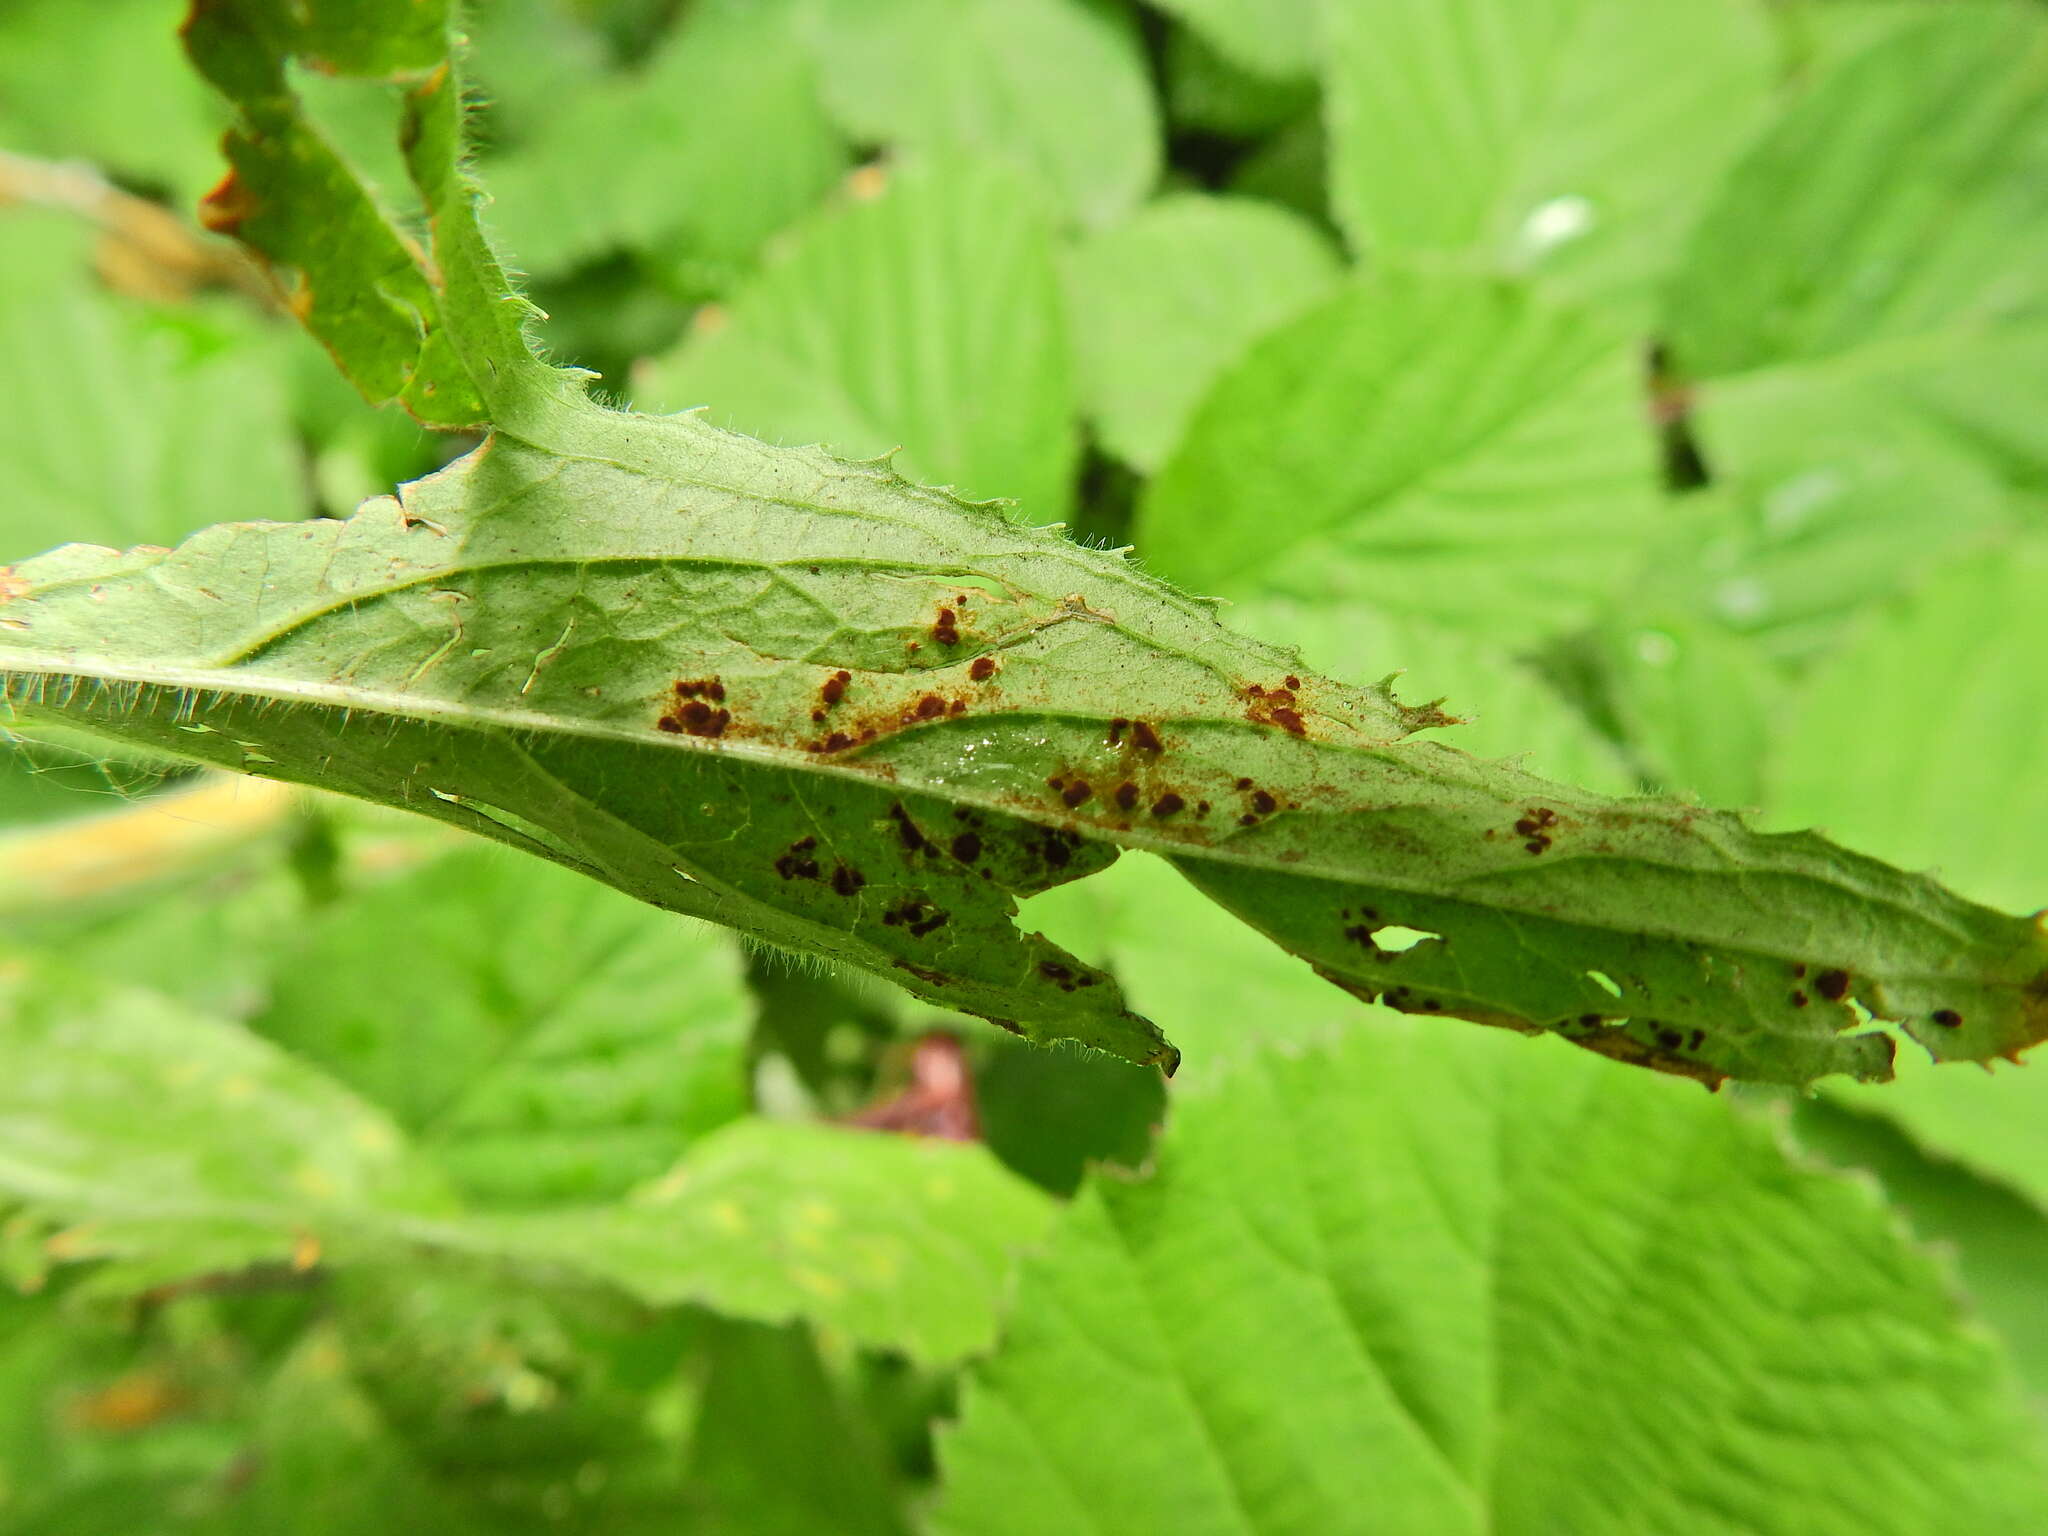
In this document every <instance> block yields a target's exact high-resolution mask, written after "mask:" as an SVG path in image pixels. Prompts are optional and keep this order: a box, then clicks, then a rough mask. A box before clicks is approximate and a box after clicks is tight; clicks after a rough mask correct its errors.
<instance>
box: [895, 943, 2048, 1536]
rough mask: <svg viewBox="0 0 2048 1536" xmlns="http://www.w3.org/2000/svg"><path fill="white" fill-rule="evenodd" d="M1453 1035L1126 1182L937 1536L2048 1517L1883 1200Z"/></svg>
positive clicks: (983, 1420)
mask: <svg viewBox="0 0 2048 1536" xmlns="http://www.w3.org/2000/svg"><path fill="white" fill-rule="evenodd" d="M1272 985H1273V986H1274V987H1275V988H1276V989H1277V990H1278V992H1279V993H1280V995H1286V991H1285V987H1284V985H1283V984H1282V983H1281V982H1280V981H1279V979H1278V978H1277V977H1276V978H1274V979H1273V982H1272ZM1438 1034H1439V1032H1438V1031H1436V1030H1435V1029H1434V1028H1433V1027H1432V1026H1430V1025H1428V1024H1427V1023H1424V1022H1416V1023H1412V1024H1407V1025H1395V1024H1385V1025H1380V1024H1377V1023H1376V1024H1375V1025H1374V1026H1373V1027H1372V1028H1370V1029H1359V1030H1356V1031H1354V1032H1352V1033H1351V1034H1349V1035H1348V1036H1347V1037H1346V1038H1345V1040H1344V1041H1343V1043H1342V1044H1340V1045H1334V1046H1321V1047H1313V1048H1310V1049H1307V1050H1305V1051H1303V1052H1301V1053H1299V1054H1282V1053H1279V1052H1272V1051H1269V1052H1265V1053H1262V1054H1261V1055H1260V1056H1258V1057H1257V1058H1256V1059H1255V1060H1253V1061H1251V1062H1249V1063H1247V1064H1246V1065H1244V1066H1242V1067H1241V1068H1240V1069H1239V1070H1238V1071H1237V1072H1236V1073H1234V1074H1233V1075H1232V1076H1231V1077H1230V1079H1229V1081H1228V1084H1227V1089H1226V1088H1225V1087H1224V1085H1221V1084H1212V1085H1211V1086H1212V1091H1209V1092H1205V1093H1201V1094H1197V1095H1192V1096H1190V1097H1188V1098H1187V1099H1185V1100H1184V1101H1183V1102H1182V1104H1181V1106H1180V1110H1179V1114H1178V1115H1177V1117H1176V1120H1175V1123H1174V1125H1173V1127H1172V1128H1171V1129H1170V1130H1169V1132H1168V1135H1167V1138H1166V1142H1165V1144H1164V1146H1163V1147H1162V1149H1161V1152H1160V1162H1159V1170H1158V1172H1157V1173H1156V1174H1155V1175H1154V1177H1153V1178H1152V1179H1151V1180H1149V1181H1148V1182H1146V1183H1145V1184H1142V1185H1134V1186H1119V1185H1115V1184H1108V1183H1105V1184H1102V1185H1099V1186H1097V1187H1096V1188H1094V1189H1093V1190H1091V1191H1090V1192H1089V1194H1088V1195H1087V1196H1086V1197H1084V1198H1083V1199H1082V1201H1081V1202H1080V1203H1079V1204H1078V1205H1077V1206H1076V1207H1075V1208H1074V1210H1073V1211H1072V1212H1071V1213H1070V1214H1069V1216H1068V1217H1067V1219H1066V1220H1065V1221H1064V1222H1063V1224H1062V1227H1061V1230H1060V1234H1059V1236H1058V1238H1057V1239H1056V1241H1055V1243H1054V1246H1053V1248H1052V1249H1051V1250H1050V1252H1049V1253H1048V1254H1047V1256H1046V1257H1045V1258H1044V1259H1043V1260H1041V1261H1035V1262H1033V1263H1032V1264H1030V1265H1029V1266H1027V1269H1026V1278H1025V1281H1024V1285H1023V1290H1022V1294H1021V1296H1020V1303H1021V1305H1020V1310H1019V1312H1018V1314H1017V1321H1016V1322H1015V1323H1014V1324H1013V1326H1012V1328H1011V1330H1010V1332H1009V1334H1008V1337H1007V1339H1006V1342H1005V1346H1004V1348H1003V1350H1002V1351H1001V1352H1000V1353H999V1354H998V1355H996V1356H995V1357H994V1359H992V1360H991V1361H989V1362H988V1363H987V1364H986V1365H984V1366H980V1367H977V1368H976V1369H975V1371H974V1373H973V1377H972V1383H971V1385H970V1387H969V1389H968V1392H967V1398H966V1405H965V1413H964V1417H963V1419H962V1422H961V1425H960V1427H959V1429H958V1430H957V1431H955V1432H954V1433H953V1434H951V1435H950V1436H948V1437H947V1438H946V1440H945V1442H944V1444H943V1454H944V1459H945V1466H946V1470H947V1480H948V1490H947V1496H946V1501H945V1503H944V1504H943V1506H942V1507H941V1509H940V1511H939V1513H938V1516H937V1518H936V1522H935V1524H936V1527H937V1528H938V1529H940V1530H957V1531H968V1530H971V1531H975V1532H994V1531H1013V1530H1014V1531H1037V1530H1044V1529H1047V1528H1049V1527H1052V1526H1061V1527H1070V1526H1089V1527H1094V1528H1101V1529H1128V1528H1169V1527H1170V1528H1172V1529H1175V1530H1185V1531H1210V1530H1215V1531H1226V1530H1245V1529H1269V1530H1305V1529H1315V1528H1324V1529H1337V1528H1346V1527H1356V1526H1357V1525H1358V1524H1359V1523H1360V1522H1361V1521H1362V1520H1363V1521H1366V1522H1368V1523H1370V1524H1371V1525H1373V1526H1374V1527H1376V1528H1384V1529H1388V1530H1424V1529H1427V1530H1440V1531H1459V1530H1474V1531H1477V1530H1498V1531H1509V1532H1511V1531H1535V1530H1552V1529H1560V1528H1570V1529H1573V1530H1615V1531H1624V1530H1640V1529H1643V1528H1644V1527H1645V1526H1670V1527H1673V1528H1678V1527H1683V1526H1687V1525H1690V1524H1691V1523H1693V1521H1694V1519H1695V1517H1696V1515H1697V1514H1698V1512H1699V1510H1700V1509H1702V1508H1703V1507H1710V1508H1712V1509H1714V1510H1716V1511H1719V1512H1721V1513H1720V1518H1722V1519H1724V1520H1726V1521H1727V1522H1728V1523H1729V1524H1730V1525H1731V1526H1735V1525H1739V1526H1740V1527H1741V1528H1743V1529H1747V1530H1758V1531H1771V1530H1785V1531H1793V1530H1798V1531H1810V1530H1833V1529H1839V1530H1843V1531H1851V1530H1859V1531H1860V1530H1884V1531H1899V1532H1908V1531H1918V1530H1923V1529H1926V1528H1927V1527H1928V1526H1929V1525H1930V1524H1939V1525H1941V1526H1942V1527H1943V1528H1944V1529H1951V1530H1983V1531H1991V1530H1997V1529H2004V1528H2006V1526H2007V1523H2008V1522H2009V1521H2011V1520H2013V1519H2016V1518H2027V1516H2025V1515H2023V1514H2022V1511H2028V1510H2036V1509H2043V1508H2044V1505H2043V1503H2042V1498H2043V1495H2042V1492H2041V1484H2040V1482H2039V1480H2038V1474H2035V1473H2031V1472H2029V1471H2026V1470H2023V1469H2022V1468H2021V1467H2020V1466H2019V1465H2017V1464H2016V1462H2015V1459H2014V1458H2013V1456H2012V1454H2011V1449H2010V1447H2011V1446H2012V1444H2013V1443H2014V1442H2015V1440H2018V1439H2021V1438H2023V1437H2024V1436H2025V1435H2026V1434H2027V1429H2026V1426H2025V1421H2024V1418H2023V1414H2022V1410H2021V1408H2020V1407H2019V1404H2018V1401H2017V1398H2016V1395H2015V1394H2014V1392H2013V1388H2012V1383H2011V1381H2010V1379H2009V1377H2008V1376H2007V1375H2006V1374H2005V1372H2004V1370H2003V1369H2002V1367H2001V1365H2000V1364H1999V1362H1998V1361H1997V1359H1996V1357H1995V1356H1994V1355H1993V1354H1992V1352H1991V1351H1990V1350H1989V1349H1988V1348H1987V1347H1986V1345H1985V1343H1984V1341H1983V1340H1982V1339H1981V1338H1979V1337H1977V1336H1976V1335H1974V1334H1972V1333H1970V1332H1968V1331H1966V1330H1964V1329H1962V1328H1959V1327H1958V1326H1957V1322H1956V1317H1955V1312H1954V1307H1953V1303H1952V1302H1951V1301H1950V1299H1949V1297H1948V1296H1947V1294H1946V1289H1945V1284H1944V1280H1943V1277H1942V1276H1941V1275H1940V1273H1939V1272H1938V1271H1937V1270H1936V1269H1935V1268H1934V1267H1933V1266H1932V1265H1931V1264H1929V1263H1928V1262H1927V1260H1926V1259H1924V1258H1923V1257H1922V1256H1920V1255H1919V1254H1917V1253H1915V1252H1913V1251H1912V1250H1911V1249H1910V1248H1908V1247H1907V1246H1906V1245H1904V1244H1903V1243H1901V1242H1900V1241H1899V1239H1898V1236H1897V1234H1896V1233H1895V1231H1894V1230H1893V1229H1892V1227H1891V1225H1890V1223H1889V1221H1888V1220H1887V1218H1886V1216H1885V1214H1884V1212H1883V1211H1882V1209H1881V1208H1880V1207H1879V1206H1878V1205H1877V1203H1876V1202H1875V1200H1874V1199H1873V1198H1872V1196H1871V1194H1870V1193H1869V1191H1868V1190H1867V1189H1864V1188H1861V1187H1858V1186H1856V1185H1853V1184H1850V1183H1847V1182H1844V1181H1840V1180H1837V1179H1833V1178H1829V1177H1824V1176H1821V1175H1818V1174H1815V1173H1813V1172H1810V1171H1807V1170H1804V1169H1800V1168H1797V1167H1795V1166H1792V1165H1790V1164H1788V1163H1787V1162H1786V1161H1785V1159H1784V1157H1783V1155H1782V1154H1781V1153H1780V1151H1779V1150H1778V1149H1777V1147H1776V1146H1775V1145H1773V1142H1772V1139H1771V1137H1770V1136H1769V1135H1768V1133H1767V1132H1765V1131H1764V1130H1763V1129H1762V1128H1761V1127H1759V1126H1756V1125H1753V1124H1746V1123H1744V1122H1743V1121H1741V1120H1738V1119H1733V1118H1731V1117H1729V1116H1728V1115H1726V1114H1724V1113H1722V1112H1721V1110H1720V1109H1719V1107H1718V1106H1717V1105H1714V1104H1712V1103H1710V1102H1708V1101H1706V1100H1704V1099H1701V1098H1698V1097H1695V1096H1693V1095H1691V1094H1689V1093H1687V1092H1686V1091H1685V1090H1683V1089H1681V1088H1680V1087H1678V1086H1677V1085H1675V1084H1665V1083H1658V1082H1655V1081H1651V1080H1647V1079H1638V1078H1634V1077H1629V1076H1626V1075H1624V1074H1622V1073H1619V1072H1617V1071H1616V1070H1614V1069H1613V1068H1611V1067H1608V1066H1604V1065H1601V1064H1597V1063H1593V1062H1589V1061H1586V1060H1583V1059H1573V1058H1572V1057H1570V1056H1569V1055H1568V1054H1566V1053H1561V1052H1558V1051H1556V1050H1555V1049H1554V1048H1529V1047H1526V1046H1517V1045H1514V1044H1512V1043H1508V1042H1504V1041H1500V1040H1498V1039H1489V1038H1486V1037H1483V1036H1474V1035H1464V1036H1459V1037H1457V1038H1456V1039H1455V1040H1447V1039H1443V1038H1438V1037H1437V1036H1438ZM1361 1170H1373V1176H1371V1177H1363V1176H1361ZM1396 1170H1398V1172H1396ZM1389 1233H1398V1234H1400V1236H1399V1240H1398V1241H1388V1240H1387V1234H1389ZM1845 1253H1854V1254H1855V1255H1856V1262H1855V1264H1854V1265H1853V1268H1851V1269H1849V1270H1846V1271H1845V1267H1844V1264H1843V1256H1844V1254H1845ZM1509 1341H1511V1342H1509ZM1247 1352H1251V1353H1252V1354H1255V1355H1256V1357H1257V1358H1258V1359H1259V1361H1260V1362H1261V1368H1260V1370H1258V1371H1257V1372H1255V1373H1253V1372H1246V1371H1244V1370H1243V1369H1242V1368H1241V1362H1242V1361H1243V1360H1244V1359H1245V1358H1246V1355H1247ZM1646 1404H1654V1408H1650V1409H1647V1410H1646V1408H1645V1406H1644V1405H1646ZM1790 1490H1797V1491H1796V1492H1790Z"/></svg>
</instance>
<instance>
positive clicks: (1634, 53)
mask: <svg viewBox="0 0 2048 1536" xmlns="http://www.w3.org/2000/svg"><path fill="white" fill-rule="evenodd" d="M1327 28H1328V33H1329V37H1328V42H1327V63H1326V65H1325V77H1326V80H1327V84H1328V89H1329V94H1330V106H1329V122H1330V141H1331V147H1332V179H1331V201H1332V203H1333V204H1334V206H1335V208H1336V211H1337V216H1338V220H1339V222H1340V223H1341V224H1342V225H1343V226H1344V228H1345V230H1346V232H1347V233H1348V234H1349V235H1350V237H1351V240H1352V243H1353V244H1354V245H1355V246H1356V247H1357V248H1358V249H1359V250H1361V251H1363V252H1366V253H1369V254H1370V255H1372V256H1373V257H1374V258H1376V259H1386V258H1398V257H1403V256H1407V257H1421V258H1426V259H1429V260H1431V261H1444V260H1450V261H1458V262H1463V263H1467V264H1472V265H1476V266H1479V267H1481V268H1484V269H1487V270H1492V271H1498V272H1506V273H1514V274H1524V273H1536V272H1540V273H1543V274H1545V275H1546V276H1550V277H1552V278H1553V279H1554V281H1555V282H1556V283H1557V284H1559V285H1560V286H1562V287H1564V288H1566V289H1569V290H1571V291H1574V292H1580V293H1597V294H1602V295H1610V296H1627V297H1631V298H1636V297H1644V296H1646V295H1647V293H1648V291H1649V289H1650V288H1651V286H1652V285H1653V284H1654V283H1655V282H1656V280H1657V279H1658V278H1659V277H1660V276H1661V275H1662V272H1663V269H1664V267H1665V265H1666V263H1667V261H1668V259H1669V257H1670V255H1671V254H1672V253H1673V251H1674V250H1675V248H1676V246H1677V244H1678V242H1679V241H1680V240H1681V239H1682V237H1683V235H1684V233H1685V230H1686V228H1687V226H1688V224H1689V223H1690V221H1691V217H1692V215H1693V213H1694V211H1695V210H1696V209H1697V208H1698V206H1699V204H1700V202H1701V201H1702V199H1703V198H1704V197H1705V195H1706V193H1707V191H1708V190H1709V189H1710V188H1711V187H1712V186H1713V185H1714V183H1715V180H1716V178H1717V176H1718V174H1719V172H1720V171H1721V169H1722V168H1723V167H1724V166H1726V165H1727V164H1728V162H1729V160H1730V159H1731V158H1732V157H1733V155H1734V154H1735V153H1736V151H1737V150H1739V148H1740V147H1741V145H1742V143H1743V142H1744V140H1745V138H1746V137H1747V136H1748V135H1749V134H1750V133H1751V132H1752V131H1753V130H1754V129H1755V128H1756V127H1757V126H1759V125H1760V124H1761V123H1762V121H1763V118H1764V114H1765V108H1766V104H1767V101H1768V97H1769V88H1770V85H1771V80H1772V71H1773V66H1774V64H1775V48H1774V41H1773V38H1772V35H1771V28H1770V25H1769V22H1768V20H1767V18H1766V15H1765V12H1764V8H1763V7H1761V6H1757V5H1752V4H1747V3H1742V0H1702V3H1698V4H1692V5H1685V6H1680V7H1676V8H1664V9H1653V8H1651V7H1648V6H1644V5H1641V4H1638V3H1635V0H1364V3H1358V4H1349V5H1334V6H1331V7H1329V8H1328V16H1327Z"/></svg>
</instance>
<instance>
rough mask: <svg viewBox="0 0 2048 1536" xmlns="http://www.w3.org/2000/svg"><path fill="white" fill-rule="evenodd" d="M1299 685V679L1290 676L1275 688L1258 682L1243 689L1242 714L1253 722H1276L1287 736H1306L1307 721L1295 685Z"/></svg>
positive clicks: (1256, 723)
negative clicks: (1243, 703) (1243, 704)
mask: <svg viewBox="0 0 2048 1536" xmlns="http://www.w3.org/2000/svg"><path fill="white" fill-rule="evenodd" d="M1300 686H1301V679H1300V678H1298V677H1290V678H1288V679H1287V681H1286V682H1285V683H1284V684H1282V685H1281V686H1280V687H1278V688H1262V687H1260V686H1259V685H1258V684H1257V683H1253V684H1251V685H1250V686H1248V687H1247V688H1246V689H1245V691H1244V699H1245V706H1244V717H1245V719H1247V720H1249V721H1251V722H1252V723H1253V724H1255V725H1272V726H1278V727H1279V728H1280V729H1281V730H1283V731H1286V732H1287V733H1288V734H1289V735H1290V736H1306V735H1307V734H1308V722H1307V721H1305V720H1304V719H1302V715H1301V699H1300V698H1299V697H1298V696H1297V695H1296V693H1295V691H1294V690H1295V689H1297V688H1299V687H1300Z"/></svg>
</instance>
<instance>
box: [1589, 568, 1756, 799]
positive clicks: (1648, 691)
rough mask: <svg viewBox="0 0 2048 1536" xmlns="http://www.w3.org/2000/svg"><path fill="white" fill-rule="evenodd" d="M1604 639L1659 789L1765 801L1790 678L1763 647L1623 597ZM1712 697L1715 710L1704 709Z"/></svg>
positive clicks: (1625, 720)
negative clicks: (1767, 763) (1770, 755)
mask: <svg viewBox="0 0 2048 1536" xmlns="http://www.w3.org/2000/svg"><path fill="white" fill-rule="evenodd" d="M1597 644H1598V647H1599V653H1600V658H1601V661H1602V663H1603V664H1604V665H1603V667H1602V671H1601V680H1602V682H1603V683H1604V684H1605V686H1606V692H1607V697H1608V699H1609V702H1610V703H1611V705H1612V707H1613V710H1614V713H1615V715H1616V717H1617V719H1618V720H1619V722H1620V725H1621V729H1622V732H1623V733H1624V734H1625V735H1626V736H1627V738H1628V740H1629V743H1630V745H1631V746H1632V747H1634V749H1635V751H1636V753H1637V755H1638V756H1639V757H1640V758H1641V760H1642V761H1643V763H1644V764H1645V766H1646V768H1647V769H1648V772H1649V776H1650V778H1651V780H1652V782H1653V783H1655V784H1656V785H1657V787H1659V788H1661V789H1667V790H1678V791H1685V792H1689V793H1691V794H1695V795H1698V796H1699V797H1700V798H1701V799H1703V800H1705V801H1707V802H1708V803H1709V804H1712V805H1739V806H1746V807H1751V808H1754V807H1756V806H1759V805H1761V804H1762V803H1763V799H1764V793H1763V783H1762V777H1763V771H1764V770H1763V764H1764V757H1765V753H1766V752H1767V751H1768V749H1769V745H1770V741H1771V738H1772V736H1773V734H1774V731H1773V726H1774V724H1775V722H1776V721H1777V720H1779V719H1780V718H1781V716H1782V712H1783V709H1784V701H1783V693H1784V679H1783V677H1781V676H1780V675H1779V673H1778V671H1777V669H1776V668H1775V667H1773V666H1772V665H1771V663H1770V662H1769V661H1768V660H1766V659H1765V657H1764V655H1763V654H1762V652H1761V648H1760V647H1758V646H1757V645H1756V644H1754V643H1753V642H1752V641H1750V640H1747V639H1745V638H1743V637H1741V636H1739V635H1735V634H1732V633H1730V632H1729V631H1728V630H1727V629H1726V628H1724V627H1723V626H1721V625H1718V624H1714V623H1712V622H1710V621H1707V620H1704V619H1700V618H1698V617H1695V616H1693V615H1690V614H1686V613H1683V612H1680V611H1663V610H1659V609H1658V608H1656V607H1654V606H1652V605H1650V604H1648V603H1624V604H1622V605H1621V607H1620V611H1619V612H1618V613H1616V614H1614V615H1612V616H1610V618H1609V619H1608V621H1607V622H1606V623H1605V624H1604V625H1603V626H1602V627H1601V630H1600V634H1599V638H1598V642H1597ZM1707 699H1711V700H1713V701H1714V702H1713V707H1712V708H1711V709H1707V708H1703V707H1702V701H1703V700H1707Z"/></svg>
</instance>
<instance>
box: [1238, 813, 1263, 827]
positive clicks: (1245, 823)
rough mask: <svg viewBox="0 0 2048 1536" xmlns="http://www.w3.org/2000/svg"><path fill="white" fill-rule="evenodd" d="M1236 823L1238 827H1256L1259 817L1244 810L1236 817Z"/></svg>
mask: <svg viewBox="0 0 2048 1536" xmlns="http://www.w3.org/2000/svg"><path fill="white" fill-rule="evenodd" d="M1237 824H1238V825H1239V826H1240V827H1256V826H1257V825H1258V824H1259V818H1258V817H1256V816H1254V815H1253V814H1252V813H1251V812H1250V811H1246V812H1245V813H1244V814H1243V815H1242V816H1240V817H1238V818H1237Z"/></svg>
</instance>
